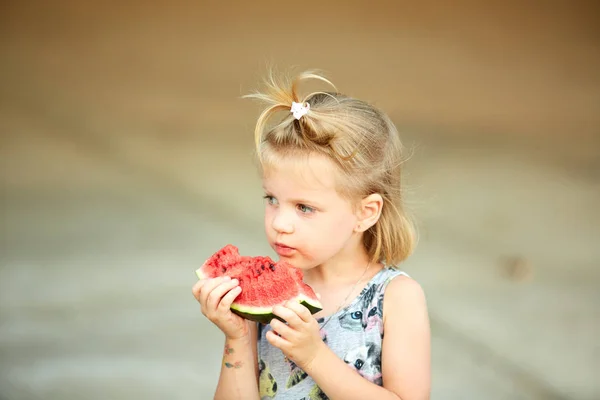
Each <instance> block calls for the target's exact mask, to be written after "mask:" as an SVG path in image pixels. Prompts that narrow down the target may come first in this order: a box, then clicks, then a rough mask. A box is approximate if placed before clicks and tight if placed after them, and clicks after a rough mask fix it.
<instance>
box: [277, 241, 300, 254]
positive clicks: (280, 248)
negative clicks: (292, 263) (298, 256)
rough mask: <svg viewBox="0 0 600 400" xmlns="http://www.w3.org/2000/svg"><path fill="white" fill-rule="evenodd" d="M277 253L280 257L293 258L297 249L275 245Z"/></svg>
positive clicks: (281, 244) (280, 244)
mask: <svg viewBox="0 0 600 400" xmlns="http://www.w3.org/2000/svg"><path fill="white" fill-rule="evenodd" d="M275 252H276V253H277V254H279V255H280V256H291V255H292V254H294V252H296V249H295V248H293V247H290V246H287V245H285V244H283V243H275Z"/></svg>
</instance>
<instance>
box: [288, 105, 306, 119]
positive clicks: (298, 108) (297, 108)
mask: <svg viewBox="0 0 600 400" xmlns="http://www.w3.org/2000/svg"><path fill="white" fill-rule="evenodd" d="M304 104H306V105H304ZM304 104H302V103H296V102H295V101H292V108H291V112H292V114H294V118H296V119H300V118H302V117H303V116H305V115H306V114H308V110H310V104H308V103H304Z"/></svg>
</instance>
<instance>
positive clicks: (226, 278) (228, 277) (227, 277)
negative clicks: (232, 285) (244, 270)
mask: <svg viewBox="0 0 600 400" xmlns="http://www.w3.org/2000/svg"><path fill="white" fill-rule="evenodd" d="M223 279H224V280H226V281H228V280H230V279H231V277H230V276H227V275H226V276H225V277H223Z"/></svg>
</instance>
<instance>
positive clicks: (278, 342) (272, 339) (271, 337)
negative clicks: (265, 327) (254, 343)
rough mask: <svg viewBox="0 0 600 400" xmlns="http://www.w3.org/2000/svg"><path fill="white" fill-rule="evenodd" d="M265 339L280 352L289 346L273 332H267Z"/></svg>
mask: <svg viewBox="0 0 600 400" xmlns="http://www.w3.org/2000/svg"><path fill="white" fill-rule="evenodd" d="M265 337H266V338H267V340H268V341H269V343H271V344H272V345H273V346H275V347H277V348H278V349H281V350H284V349H287V348H288V347H289V345H290V343H289V342H288V341H287V340H285V339H284V338H282V337H279V336H277V334H276V333H275V332H273V331H268V332H267V334H266V335H265Z"/></svg>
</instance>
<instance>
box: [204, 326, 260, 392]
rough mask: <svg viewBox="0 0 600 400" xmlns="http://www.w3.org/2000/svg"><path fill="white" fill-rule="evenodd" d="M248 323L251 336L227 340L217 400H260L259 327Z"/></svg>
mask: <svg viewBox="0 0 600 400" xmlns="http://www.w3.org/2000/svg"><path fill="white" fill-rule="evenodd" d="M247 323H248V329H249V334H248V335H247V336H244V337H242V338H239V339H225V348H224V351H223V362H222V364H221V375H220V376H219V383H218V384H217V390H216V393H215V397H214V398H215V400H233V399H248V400H253V399H256V400H259V396H258V361H257V355H256V341H257V325H256V324H255V323H252V322H250V321H248V322H247Z"/></svg>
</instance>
